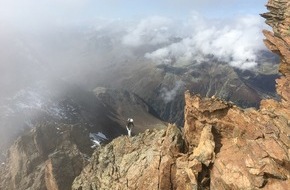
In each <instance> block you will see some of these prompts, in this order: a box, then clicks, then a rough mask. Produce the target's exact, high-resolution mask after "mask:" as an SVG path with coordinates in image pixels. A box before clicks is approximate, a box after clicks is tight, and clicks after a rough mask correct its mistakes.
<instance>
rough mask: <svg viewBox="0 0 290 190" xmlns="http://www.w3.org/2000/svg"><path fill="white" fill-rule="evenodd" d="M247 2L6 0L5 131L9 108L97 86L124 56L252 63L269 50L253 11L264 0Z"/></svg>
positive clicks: (1, 60)
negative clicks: (72, 87)
mask: <svg viewBox="0 0 290 190" xmlns="http://www.w3.org/2000/svg"><path fill="white" fill-rule="evenodd" d="M259 1H260V0H259ZM243 2H244V1H241V0H235V1H229V0H222V1H211V0H207V1H201V0H200V1H194V2H191V1H189V0H182V1H177V0H170V1H165V0H160V1H146V2H145V1H139V0H138V1H134V2H131V1H128V0H121V1H113V0H109V1H106V3H105V2H104V1H100V0H95V1H93V0H41V1H37V0H27V1H20V0H0V88H1V91H0V112H1V117H0V122H1V124H0V128H1V131H2V132H3V131H5V132H3V134H2V135H5V133H6V132H8V131H9V129H8V128H7V126H8V125H7V121H5V122H3V121H4V120H5V119H7V117H6V116H7V114H8V115H9V113H15V110H16V111H17V112H21V111H24V112H25V110H27V109H28V108H29V109H31V107H34V108H37V109H38V108H41V107H43V105H45V101H47V96H48V94H49V93H52V92H51V91H55V88H51V89H50V87H51V86H54V84H58V83H59V81H62V82H64V83H69V84H76V85H79V86H82V87H84V88H85V89H88V90H92V89H93V88H94V87H96V86H94V85H95V84H97V83H98V81H94V80H95V76H100V75H101V74H102V75H107V76H110V75H114V74H112V73H110V72H108V73H104V72H103V71H104V68H108V67H115V66H116V65H117V64H119V62H122V61H123V62H125V61H127V62H128V63H129V64H138V63H139V62H140V60H141V62H148V63H150V64H156V65H158V64H170V65H174V64H176V65H185V64H201V63H202V62H203V61H206V56H207V55H213V56H214V57H216V58H217V59H218V60H219V61H223V62H226V63H228V64H229V65H231V66H232V67H235V68H239V69H242V70H246V69H252V68H253V67H255V66H256V65H257V62H256V59H257V53H258V52H259V51H261V50H264V49H265V46H264V45H263V42H262V39H263V36H262V33H261V30H262V29H264V28H266V26H265V24H264V21H263V20H262V19H261V18H260V16H259V15H258V14H253V13H256V12H259V11H261V10H262V9H263V3H262V1H261V7H262V8H261V7H258V8H255V7H254V4H253V2H252V1H247V2H248V4H245V3H243ZM223 6H224V7H223ZM251 6H252V8H253V9H255V11H256V12H255V11H253V10H252V9H249V7H251ZM238 7H239V8H240V9H239V8H238ZM247 10H248V12H247ZM222 12H224V15H223V14H222ZM202 13H204V14H202ZM225 13H226V14H225ZM106 71H108V69H107V70H106ZM112 82H113V81H112ZM183 85H184V84H183V83H182V81H175V85H174V87H173V89H167V88H163V89H162V91H161V93H160V96H161V97H162V98H163V99H164V100H165V102H169V101H171V100H172V99H173V98H174V97H175V96H176V92H177V91H178V90H179V89H181V88H183ZM58 90H63V91H65V89H61V88H58ZM53 93H55V92H53ZM20 96H25V97H21V98H19V97H20ZM53 96H54V95H53ZM14 100H15V101H14ZM16 100H17V101H16ZM19 101H20V102H19ZM21 101H23V102H21ZM7 102H8V103H9V105H8V103H7ZM21 119H23V118H20V117H19V120H21Z"/></svg>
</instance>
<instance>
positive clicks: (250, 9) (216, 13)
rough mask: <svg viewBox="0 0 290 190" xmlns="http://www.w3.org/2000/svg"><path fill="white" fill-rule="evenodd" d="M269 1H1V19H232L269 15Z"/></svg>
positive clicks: (39, 21)
mask: <svg viewBox="0 0 290 190" xmlns="http://www.w3.org/2000/svg"><path fill="white" fill-rule="evenodd" d="M266 1H267V0H25V1H23V0H0V19H1V20H2V21H6V22H14V23H17V22H20V23H23V22H24V23H25V22H28V23H42V22H60V21H77V20H89V19H93V18H100V17H102V18H114V19H116V18H120V19H127V20H128V19H135V18H138V19H140V18H143V17H148V16H165V17H170V18H174V19H176V18H177V19H183V18H186V17H188V15H190V13H191V12H193V11H194V12H199V13H200V14H201V15H202V16H204V17H208V18H231V17H235V16H238V15H249V14H250V15H258V14H260V13H263V12H266V9H265V6H264V5H265V4H266Z"/></svg>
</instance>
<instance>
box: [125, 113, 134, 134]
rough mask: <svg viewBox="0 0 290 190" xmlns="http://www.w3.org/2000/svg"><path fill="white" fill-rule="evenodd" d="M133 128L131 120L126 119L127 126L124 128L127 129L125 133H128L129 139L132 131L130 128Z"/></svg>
mask: <svg viewBox="0 0 290 190" xmlns="http://www.w3.org/2000/svg"><path fill="white" fill-rule="evenodd" d="M133 127H134V123H133V119H132V118H128V119H127V125H126V128H127V131H128V136H129V137H131V131H132V128H133Z"/></svg>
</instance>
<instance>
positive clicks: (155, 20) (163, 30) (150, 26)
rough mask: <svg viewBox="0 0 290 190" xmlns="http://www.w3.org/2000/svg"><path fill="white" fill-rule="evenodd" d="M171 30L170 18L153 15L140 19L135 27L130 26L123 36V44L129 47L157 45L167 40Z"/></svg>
mask: <svg viewBox="0 0 290 190" xmlns="http://www.w3.org/2000/svg"><path fill="white" fill-rule="evenodd" d="M172 32H173V23H172V20H171V19H169V18H165V17H159V16H153V17H149V18H146V19H143V20H141V21H140V22H139V23H138V24H137V26H136V27H134V28H130V29H129V30H128V33H127V35H125V36H124V37H123V40H122V41H123V44H124V45H127V46H131V47H138V46H142V45H159V44H164V43H167V42H169V38H170V36H171V35H172Z"/></svg>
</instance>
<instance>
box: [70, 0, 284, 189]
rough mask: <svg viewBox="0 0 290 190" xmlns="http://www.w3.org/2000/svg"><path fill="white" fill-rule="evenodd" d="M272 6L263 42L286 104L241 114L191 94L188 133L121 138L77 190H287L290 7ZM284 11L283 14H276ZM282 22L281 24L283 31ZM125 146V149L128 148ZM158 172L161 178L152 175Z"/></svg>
mask: <svg viewBox="0 0 290 190" xmlns="http://www.w3.org/2000/svg"><path fill="white" fill-rule="evenodd" d="M287 5H288V4H287V1H284V0H273V1H272V0H270V1H269V2H268V4H267V8H268V10H269V11H270V12H269V13H266V14H263V16H264V17H265V18H267V23H268V24H269V25H270V26H272V27H273V31H274V32H275V33H273V32H269V31H264V34H265V36H266V38H267V39H266V40H265V44H266V45H267V47H269V49H270V50H272V51H274V52H276V53H277V54H278V55H279V56H280V58H281V63H280V67H279V70H280V72H281V77H280V78H279V79H278V80H277V85H276V86H277V88H276V90H277V93H278V94H279V95H280V96H281V100H280V101H276V100H273V99H267V100H262V101H261V103H260V107H259V109H258V110H257V109H254V108H248V109H242V108H239V107H237V106H235V105H233V104H232V103H229V102H225V101H223V100H220V99H218V98H216V97H211V98H202V97H201V96H199V95H191V94H190V92H188V91H187V92H186V93H185V103H186V106H185V124H184V133H183V135H182V133H181V132H180V130H179V129H178V128H177V127H175V126H172V125H170V126H168V128H167V129H166V130H165V129H164V130H160V131H157V130H153V131H152V130H148V131H146V132H145V133H144V134H140V135H138V136H136V137H133V138H131V139H129V140H128V139H124V137H119V138H117V139H115V140H113V141H112V142H111V143H110V144H108V145H106V146H105V147H102V148H101V149H99V150H98V151H95V152H94V154H93V156H92V161H91V162H90V163H89V165H88V166H87V167H86V168H85V169H84V170H83V171H82V173H81V175H79V176H78V177H77V178H76V179H75V181H74V182H73V186H72V188H73V189H108V188H111V187H113V188H114V189H285V190H286V189H288V188H289V185H290V179H289V176H290V173H289V171H290V168H289V167H290V165H289V163H290V156H289V147H290V140H289V134H290V131H289V119H290V111H289V106H290V103H289V100H290V93H289V92H290V91H289V90H290V89H289V87H290V85H289V83H290V69H289V68H290V51H289V47H290V37H289V31H288V30H287V29H285V28H284V26H288V25H289V24H290V23H289V15H287V13H288V12H289V6H287ZM278 10H279V14H277V11H278ZM277 23H280V24H279V25H277ZM124 147H125V148H124ZM152 174H155V175H152Z"/></svg>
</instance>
